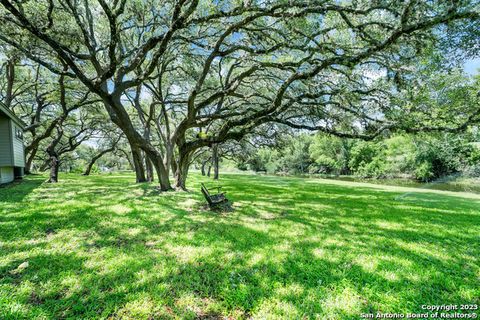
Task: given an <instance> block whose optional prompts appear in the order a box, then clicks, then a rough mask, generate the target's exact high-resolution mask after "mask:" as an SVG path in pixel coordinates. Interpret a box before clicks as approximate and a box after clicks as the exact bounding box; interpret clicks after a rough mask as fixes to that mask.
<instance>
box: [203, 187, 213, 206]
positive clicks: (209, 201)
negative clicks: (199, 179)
mask: <svg viewBox="0 0 480 320" xmlns="http://www.w3.org/2000/svg"><path fill="white" fill-rule="evenodd" d="M202 193H203V196H204V197H205V199H206V200H207V202H208V204H210V205H211V204H212V198H211V196H210V192H208V189H207V188H206V187H205V185H204V184H203V183H202Z"/></svg>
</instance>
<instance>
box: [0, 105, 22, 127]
mask: <svg viewBox="0 0 480 320" xmlns="http://www.w3.org/2000/svg"><path fill="white" fill-rule="evenodd" d="M0 111H2V112H3V113H5V114H6V115H7V117H9V118H10V119H12V121H13V122H15V123H16V124H18V125H19V126H20V127H22V130H25V127H26V126H27V125H26V124H25V122H23V121H22V119H20V118H19V117H17V116H16V115H15V114H14V113H13V112H12V111H11V110H10V109H8V108H7V106H6V105H5V104H4V103H3V102H1V101H0Z"/></svg>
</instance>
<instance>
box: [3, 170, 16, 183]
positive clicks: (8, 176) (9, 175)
mask: <svg viewBox="0 0 480 320" xmlns="http://www.w3.org/2000/svg"><path fill="white" fill-rule="evenodd" d="M14 178H15V176H14V174H13V167H0V184H2V183H8V182H12V181H13V180H14Z"/></svg>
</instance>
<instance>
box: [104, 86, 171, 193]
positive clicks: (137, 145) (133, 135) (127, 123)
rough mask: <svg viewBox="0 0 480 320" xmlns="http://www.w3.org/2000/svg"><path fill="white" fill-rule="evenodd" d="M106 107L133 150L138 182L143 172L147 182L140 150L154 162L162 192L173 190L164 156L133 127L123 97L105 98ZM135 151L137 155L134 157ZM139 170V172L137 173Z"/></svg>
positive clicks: (105, 88)
mask: <svg viewBox="0 0 480 320" xmlns="http://www.w3.org/2000/svg"><path fill="white" fill-rule="evenodd" d="M103 89H104V90H105V91H108V90H107V87H106V84H104V88H103ZM104 99H105V100H104V102H105V103H104V105H105V107H106V109H107V111H108V113H109V115H110V118H111V119H112V121H113V122H114V123H115V124H116V125H117V126H118V127H119V128H120V129H121V130H122V132H123V133H124V134H125V136H126V137H127V140H128V142H129V143H130V146H131V148H132V156H133V158H134V159H133V162H134V165H135V172H136V174H137V181H138V180H141V179H139V178H142V175H141V173H142V171H143V181H145V172H144V170H143V169H144V168H143V164H142V162H141V158H140V149H141V150H143V151H144V152H145V154H146V156H147V157H148V158H149V159H150V160H151V161H152V164H153V166H154V167H155V170H156V171H157V176H158V179H159V182H160V189H161V190H162V191H167V190H171V189H172V187H171V185H170V180H169V179H168V171H167V170H166V169H165V165H164V163H163V159H162V155H161V154H160V153H159V152H158V150H157V149H156V148H155V147H154V146H153V145H152V144H151V143H150V142H149V141H148V140H146V139H145V138H144V137H143V136H142V135H140V134H139V133H138V132H137V131H136V130H135V128H134V127H133V124H132V121H131V119H130V117H129V116H128V113H127V112H126V110H125V108H124V107H123V105H122V103H121V95H119V94H117V95H114V96H104ZM134 150H135V155H134ZM137 170H138V172H137Z"/></svg>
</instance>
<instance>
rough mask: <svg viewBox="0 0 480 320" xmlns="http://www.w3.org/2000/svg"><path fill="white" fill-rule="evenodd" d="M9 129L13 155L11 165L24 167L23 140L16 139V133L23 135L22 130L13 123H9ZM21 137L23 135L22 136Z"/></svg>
mask: <svg viewBox="0 0 480 320" xmlns="http://www.w3.org/2000/svg"><path fill="white" fill-rule="evenodd" d="M10 128H11V135H10V136H11V137H12V154H13V165H14V166H15V167H25V153H24V146H23V138H19V137H17V134H16V132H17V131H20V132H21V133H23V130H22V129H21V128H20V127H19V126H18V125H16V124H15V123H14V122H13V121H10ZM22 137H23V134H22Z"/></svg>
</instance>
